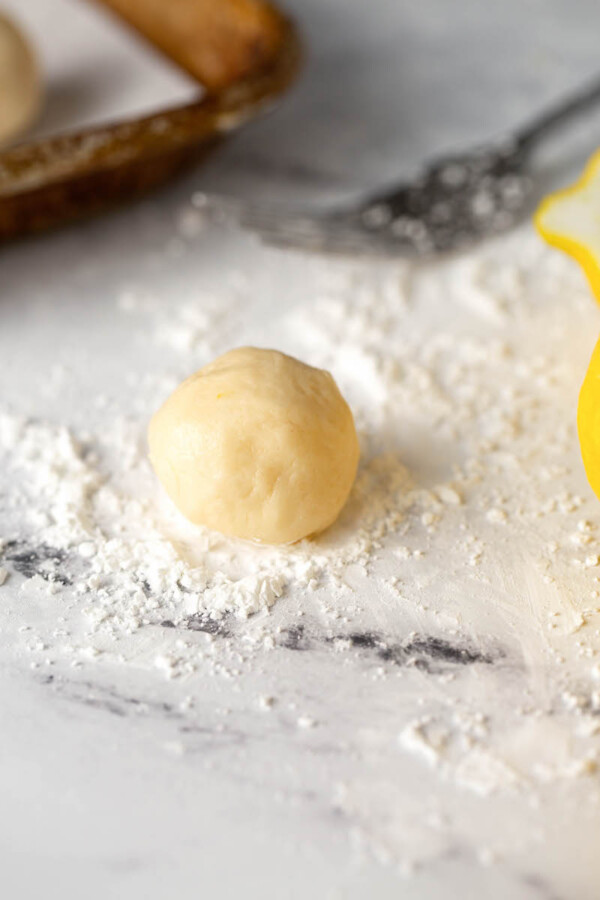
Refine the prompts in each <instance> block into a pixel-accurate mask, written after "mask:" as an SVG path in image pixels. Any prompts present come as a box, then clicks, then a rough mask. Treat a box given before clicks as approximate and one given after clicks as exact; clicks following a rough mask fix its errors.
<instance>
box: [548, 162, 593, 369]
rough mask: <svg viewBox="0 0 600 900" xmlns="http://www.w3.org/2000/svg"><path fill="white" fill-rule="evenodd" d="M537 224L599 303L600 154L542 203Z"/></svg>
mask: <svg viewBox="0 0 600 900" xmlns="http://www.w3.org/2000/svg"><path fill="white" fill-rule="evenodd" d="M534 222H535V226H536V228H537V230H538V231H539V233H540V234H541V236H542V237H543V238H544V240H546V241H548V243H549V244H552V245H553V246H554V247H558V248H559V249H560V250H564V252H565V253H568V254H569V255H570V256H572V257H573V258H574V259H576V260H577V262H578V263H579V264H580V265H581V266H582V267H583V270H584V272H585V274H586V275H587V277H588V280H589V282H590V285H591V287H592V290H593V292H594V295H595V297H596V300H598V301H599V302H600V151H597V152H596V153H595V154H594V156H592V158H591V159H590V160H589V162H588V164H587V166H586V167H585V170H584V172H583V174H582V176H581V178H580V179H579V181H576V182H575V184H573V185H571V187H568V188H565V189H564V190H562V191H557V192H556V193H555V194H550V195H549V196H548V197H546V198H545V199H544V200H543V201H542V203H541V204H540V206H539V208H538V210H537V212H536V214H535V217H534ZM598 372H600V368H599V369H598Z"/></svg>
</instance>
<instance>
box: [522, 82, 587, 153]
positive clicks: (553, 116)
mask: <svg viewBox="0 0 600 900" xmlns="http://www.w3.org/2000/svg"><path fill="white" fill-rule="evenodd" d="M599 101H600V78H596V79H595V80H594V81H592V82H590V83H589V84H588V85H587V86H586V87H584V88H583V89H580V90H579V91H577V93H575V94H571V96H569V97H567V98H566V99H565V100H562V101H561V102H560V103H557V104H556V105H555V106H551V107H549V108H548V109H547V110H546V111H545V112H543V113H542V114H541V115H539V116H537V117H536V118H535V119H534V120H533V121H532V122H529V124H527V125H525V126H524V127H523V128H521V129H519V130H518V131H517V132H516V134H515V143H516V145H517V146H518V148H519V149H520V150H523V151H525V152H527V151H530V150H533V148H534V147H535V145H536V144H538V143H539V141H541V140H542V139H543V138H545V137H546V135H548V134H549V133H550V132H552V131H554V130H555V129H558V128H560V127H561V126H562V125H566V124H567V123H568V122H569V120H570V119H572V118H575V117H576V116H578V115H580V114H581V113H584V112H586V111H587V110H588V109H589V107H591V106H594V105H595V104H596V103H598V102H599Z"/></svg>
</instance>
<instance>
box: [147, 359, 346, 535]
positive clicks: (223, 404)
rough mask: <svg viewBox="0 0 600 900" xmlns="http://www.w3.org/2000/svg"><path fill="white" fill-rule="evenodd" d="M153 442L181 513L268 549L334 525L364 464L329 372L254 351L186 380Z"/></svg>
mask: <svg viewBox="0 0 600 900" xmlns="http://www.w3.org/2000/svg"><path fill="white" fill-rule="evenodd" d="M148 437H149V443H150V459H151V461H152V465H153V466H154V469H155V471H156V473H157V475H158V477H159V479H160V481H161V482H162V484H163V486H164V488H165V490H166V491H167V493H168V495H169V496H170V497H171V499H172V500H173V502H174V503H175V505H176V506H177V507H178V508H179V509H180V511H181V512H182V513H183V514H184V516H186V517H187V518H188V519H190V520H191V521H192V522H195V523H197V524H201V525H206V526H208V527H209V528H213V529H215V530H216V531H221V532H223V533H224V534H228V535H233V536H236V537H240V538H247V539H249V540H255V541H264V542H266V543H272V544H280V543H281V544H287V543H291V542H293V541H298V540H300V539H301V538H304V537H307V536H308V535H313V534H316V533H317V532H319V531H323V529H325V528H327V526H328V525H331V523H332V522H334V521H335V519H336V518H337V516H338V514H339V512H340V510H341V508H342V506H343V505H344V503H345V502H346V499H347V497H348V494H349V493H350V489H351V487H352V483H353V481H354V478H355V475H356V468H357V465H358V457H359V448H358V439H357V437H356V429H355V427H354V419H353V418H352V413H351V411H350V408H349V407H348V404H347V403H346V401H345V400H344V398H343V397H342V395H341V394H340V391H339V389H338V387H337V385H336V383H335V381H334V380H333V378H332V376H331V375H330V374H329V372H325V371H323V370H322V369H315V368H313V367H312V366H307V365H305V364H304V363H302V362H300V361H299V360H297V359H293V358H292V357H291V356H286V355H285V354H283V353H278V352H277V351H275V350H258V349H256V348H254V347H241V348H240V349H238V350H231V351H230V352H229V353H225V354H224V355H223V356H220V357H219V358H218V359H216V360H215V361H214V362H212V363H210V365H208V366H205V367H204V368H203V369H200V371H199V372H196V374H195V375H192V376H191V377H190V378H188V379H187V380H186V381H184V382H183V384H181V385H180V386H179V387H178V388H177V390H176V391H175V392H174V393H173V394H172V395H171V396H170V397H169V399H168V400H167V401H166V403H165V404H164V406H162V408H161V409H159V411H158V412H157V413H156V415H155V416H154V418H153V419H152V421H151V422H150V428H149V434H148Z"/></svg>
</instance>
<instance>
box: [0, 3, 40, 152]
mask: <svg viewBox="0 0 600 900" xmlns="http://www.w3.org/2000/svg"><path fill="white" fill-rule="evenodd" d="M41 95H42V87H41V79H40V74H39V69H38V65H37V62H36V58H35V55H34V53H33V51H32V49H31V47H30V45H29V43H28V41H27V39H26V38H25V36H24V34H23V33H22V32H21V30H20V28H19V27H18V26H17V25H16V24H15V23H14V22H13V21H12V20H11V19H9V18H8V16H5V15H3V14H1V13H0V146H2V145H4V144H7V143H9V142H11V141H13V140H14V139H15V138H17V137H19V136H20V135H21V134H22V133H23V132H24V131H26V130H27V128H29V126H30V125H31V124H32V122H33V120H34V119H35V117H36V115H37V112H38V110H39V107H40V103H41Z"/></svg>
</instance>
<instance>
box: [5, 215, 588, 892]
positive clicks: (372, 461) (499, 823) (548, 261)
mask: <svg viewBox="0 0 600 900" xmlns="http://www.w3.org/2000/svg"><path fill="white" fill-rule="evenodd" d="M165 215H166V213H164V212H162V213H158V211H157V210H156V209H154V208H153V207H148V208H145V209H143V208H140V210H139V212H138V214H137V217H138V219H139V225H140V232H141V233H142V235H143V236H142V237H141V238H140V244H139V247H138V252H137V254H136V263H135V266H134V265H132V264H131V263H129V262H127V261H126V260H121V261H119V262H118V264H117V265H115V264H114V259H115V256H114V251H115V247H116V246H118V242H119V240H120V236H119V231H120V229H122V228H125V227H127V221H126V220H123V221H122V222H121V223H119V222H116V223H113V226H114V227H113V230H112V231H111V232H110V235H111V236H110V237H108V235H107V233H106V232H103V231H102V230H101V226H97V228H98V232H97V234H96V238H97V237H101V238H102V240H101V241H99V242H98V246H97V254H96V257H95V261H94V263H93V264H92V263H84V262H80V263H78V261H77V259H76V257H75V255H74V254H69V253H68V251H67V257H68V262H69V265H68V266H67V268H65V269H63V270H62V273H63V277H62V278H58V277H57V278H54V279H53V280H50V281H49V283H50V284H51V287H46V286H44V284H42V282H41V281H38V280H37V279H38V277H39V276H35V275H32V276H31V279H30V283H28V284H27V283H23V281H22V280H21V281H19V282H17V281H16V280H15V281H14V282H10V296H9V300H8V302H7V303H6V304H5V306H4V309H3V316H4V321H5V323H6V325H5V327H3V329H2V333H1V336H0V353H1V354H2V359H3V360H4V366H5V367H6V371H7V372H8V382H7V387H6V389H5V394H4V397H3V407H2V414H1V416H0V451H1V454H2V465H1V467H0V472H1V473H2V474H1V476H0V477H1V479H2V487H1V494H0V497H1V501H0V502H1V514H2V534H1V537H2V541H3V544H2V551H1V559H0V565H1V566H2V568H3V574H4V577H5V581H4V583H3V585H2V586H1V587H0V597H1V600H2V603H1V604H0V628H1V641H2V655H3V659H4V665H5V666H6V667H8V669H9V670H10V671H11V672H13V673H19V675H18V678H19V679H23V680H24V682H25V683H26V684H27V686H28V687H27V690H28V691H33V692H34V695H35V696H39V702H40V703H43V704H46V705H48V704H49V705H50V708H53V707H56V709H57V710H58V711H59V715H60V714H61V713H62V712H65V713H66V711H67V710H71V712H70V713H69V715H71V716H73V715H75V716H76V715H78V712H77V710H79V714H81V715H83V716H87V714H88V712H89V710H90V708H91V709H92V710H93V716H94V722H95V726H94V727H97V728H98V729H99V733H100V734H105V735H106V736H107V737H108V736H109V735H110V734H111V733H112V732H111V729H112V727H113V725H112V722H113V719H114V718H115V717H118V718H119V719H122V720H124V722H126V723H127V722H128V723H129V727H135V728H136V729H138V728H139V729H142V732H143V734H144V735H146V737H145V738H144V740H145V741H150V744H151V747H152V750H151V751H149V750H148V746H147V745H146V746H145V750H144V753H145V754H146V755H147V754H148V753H149V752H150V757H152V753H155V752H156V742H157V741H158V742H159V743H160V744H161V746H163V745H164V747H165V748H167V749H166V751H164V752H166V753H167V755H170V756H173V760H172V765H173V766H174V767H175V770H176V771H177V773H178V774H177V778H178V779H180V778H181V777H182V771H183V772H187V773H188V777H190V778H192V779H193V778H194V777H195V776H194V775H192V774H191V773H193V772H196V771H199V772H200V773H202V772H205V771H206V770H205V767H207V766H208V767H209V769H210V772H211V773H212V774H211V777H213V778H217V779H222V778H227V779H233V780H234V781H235V782H239V783H241V784H243V785H245V789H246V790H250V791H251V790H252V785H254V786H257V785H258V786H260V797H261V798H262V799H261V800H260V803H261V804H266V807H267V809H268V812H267V813H265V815H266V817H267V820H269V821H270V822H271V824H273V823H277V822H278V820H279V818H280V817H283V818H284V819H285V820H287V819H289V817H290V816H292V821H293V822H294V823H295V824H294V825H293V826H289V827H290V828H291V833H293V834H295V831H297V830H299V831H300V832H302V834H303V837H302V840H303V841H305V843H307V845H310V844H311V841H312V838H311V835H313V833H314V828H315V827H317V826H314V824H312V818H313V817H314V818H315V819H316V820H317V821H321V823H326V822H329V827H330V828H332V829H333V830H334V833H335V835H336V837H335V840H338V839H339V840H340V841H343V842H345V841H346V840H347V841H348V844H347V845H346V844H345V843H344V846H345V847H346V849H345V850H344V851H340V852H341V853H342V857H343V859H344V865H352V866H358V867H360V865H364V866H367V870H368V867H369V866H376V867H382V866H383V869H382V871H383V870H385V872H386V873H387V874H386V875H385V878H386V879H393V878H397V877H400V876H399V875H398V872H401V873H404V875H403V877H406V878H407V881H406V883H405V888H406V890H407V891H408V890H412V891H414V896H415V897H420V896H424V897H426V896H430V894H428V893H427V887H426V886H427V884H428V883H429V882H428V881H427V879H428V878H434V879H435V877H437V876H436V873H437V874H439V872H440V871H443V870H444V866H447V867H450V869H451V870H452V871H454V869H456V872H455V876H456V879H458V880H457V882H456V883H457V884H460V885H462V886H463V887H464V883H465V882H463V880H462V879H463V878H466V879H467V881H466V884H468V885H473V884H479V883H481V884H482V885H486V884H488V883H489V884H490V885H492V886H494V885H495V888H494V889H496V888H497V890H498V892H499V893H498V896H507V894H504V895H503V894H502V891H503V890H504V891H507V890H508V891H510V892H511V894H510V895H511V896H514V897H521V896H522V897H529V896H531V897H533V896H535V890H537V889H538V888H537V887H536V885H537V884H538V883H540V879H541V880H542V881H543V882H544V883H548V884H549V885H552V887H553V889H554V890H555V891H556V892H557V895H558V896H569V894H568V893H566V891H567V890H575V891H576V896H578V897H582V898H583V897H592V896H594V891H595V889H596V888H595V877H596V873H597V862H596V854H595V848H596V846H597V840H598V817H599V812H600V806H599V801H600V794H599V783H598V766H599V765H600V755H599V753H600V633H599V630H598V629H599V623H600V599H599V583H600V580H599V573H600V556H599V554H600V545H599V542H598V535H599V530H598V529H599V528H600V506H599V505H598V502H597V500H596V499H595V498H594V497H593V495H592V494H591V491H590V489H589V488H588V486H587V484H586V481H585V476H584V474H583V471H582V466H581V464H580V460H579V452H578V445H577V440H576V434H575V408H576V397H577V391H578V386H579V383H580V380H581V378H582V376H583V373H584V370H585V367H586V364H587V359H588V356H589V352H590V351H591V348H592V346H593V343H594V340H595V333H596V331H597V330H598V326H599V325H600V315H599V313H598V310H597V308H596V306H595V305H594V302H593V300H592V299H591V297H590V296H589V293H588V290H587V288H586V286H585V284H584V283H583V279H582V277H581V276H580V273H579V272H578V271H577V269H576V267H575V266H574V265H573V264H571V263H570V262H569V261H568V260H566V259H563V258H562V257H561V256H559V255H557V254H555V253H553V252H551V251H549V250H547V249H546V248H544V247H543V246H542V245H541V243H540V242H539V241H538V239H537V238H536V237H535V236H534V235H533V233H532V232H531V231H530V230H529V229H528V228H526V229H524V230H522V231H521V232H519V233H517V234H515V235H513V236H511V237H510V238H508V239H506V240H502V241H498V242H496V243H494V244H491V245H489V246H487V247H486V248H484V249H482V250H480V251H477V253H474V254H472V255H471V256H470V257H468V258H463V259H458V260H455V261H449V262H444V263H440V264H437V265H435V266H430V267H428V268H427V269H418V268H413V267H411V266H410V265H407V264H405V263H399V264H385V265H383V266H382V265H381V264H374V263H353V262H344V261H332V260H326V259H322V260H321V259H316V258H315V259H310V260H308V261H307V260H306V259H304V258H303V257H301V256H294V255H283V254H279V253H277V252H276V251H268V250H263V251H258V250H257V249H256V248H255V247H254V245H253V243H252V241H251V240H250V239H248V238H242V237H236V236H235V235H232V234H228V233H226V232H223V233H222V232H220V231H219V230H218V229H215V227H214V226H210V227H209V226H207V225H206V223H205V222H204V221H203V220H202V217H201V214H200V213H199V212H197V211H196V210H195V209H194V207H193V205H192V204H191V203H189V201H182V202H180V203H179V204H178V205H177V206H175V207H173V208H172V209H171V210H170V211H169V216H172V217H173V237H172V238H171V239H170V240H169V241H168V242H167V243H166V244H165V243H164V241H163V240H162V238H161V239H160V241H157V240H153V239H152V229H153V227H154V226H155V224H156V222H157V221H158V220H159V219H162V220H163V225H164V216H165ZM158 233H159V232H158V231H157V234H158ZM89 236H90V238H91V239H93V240H95V237H94V230H91V231H90V233H89ZM224 244H225V245H226V249H227V252H228V255H227V258H226V259H227V262H225V259H224V258H223V257H221V258H219V252H220V251H219V248H220V247H222V246H223V245H224ZM50 248H51V243H49V244H48V245H47V248H46V250H45V249H44V248H43V247H42V246H40V247H39V248H38V253H39V257H40V259H41V260H42V262H44V263H45V264H46V265H48V266H50V268H51V271H52V273H53V274H54V275H56V274H57V271H58V270H57V269H56V268H55V267H54V264H53V263H52V258H51V250H50ZM22 252H23V253H24V252H25V249H24V248H22ZM199 254H200V255H201V256H202V259H203V266H202V268H201V269H200V268H198V269H196V273H197V278H196V279H194V280H190V279H189V278H185V277H184V276H183V275H182V274H178V273H182V272H184V271H185V270H186V267H187V266H188V264H189V262H190V261H191V260H192V259H193V258H196V257H197V256H198V255H199ZM250 254H252V258H253V260H254V269H253V272H254V273H257V272H258V273H259V274H258V276H257V277H254V275H252V277H251V276H250V272H249V269H248V266H247V261H248V258H249V255H250ZM231 260H235V263H234V264H232V263H231ZM169 263H172V265H170V264H169ZM263 263H264V265H263ZM273 272H275V273H276V276H275V277H276V279H277V281H278V282H279V283H280V284H281V285H284V284H285V285H290V286H291V287H290V289H289V291H288V293H287V295H286V297H285V303H282V302H281V296H280V294H279V293H278V292H277V291H273V289H272V283H271V282H270V279H271V278H272V277H273ZM99 279H100V280H101V281H102V283H103V285H105V287H104V290H103V296H102V299H101V300H99V301H97V302H91V303H86V302H85V299H84V298H85V297H86V291H87V290H88V288H89V285H90V284H91V283H92V281H93V282H94V283H96V284H97V283H98V280H99ZM9 281H10V272H9ZM19 341H20V342H19ZM246 343H248V344H259V345H266V346H276V347H277V348H279V349H281V350H284V351H285V352H289V353H292V354H294V355H297V356H299V357H301V358H303V359H306V360H307V361H309V362H311V363H312V364H315V365H318V366H323V367H326V368H329V369H331V371H332V372H333V374H334V376H335V378H336V380H337V381H338V383H339V384H340V387H341V389H342V390H343V391H344V394H345V396H347V397H348V399H349V402H350V403H351V405H352V407H353V409H354V411H355V414H356V418H357V425H358V427H359V431H360V435H361V441H362V451H363V456H362V463H361V468H360V471H359V477H358V480H357V484H356V486H355V489H354V492H353V494H352V497H351V501H350V503H349V505H348V507H347V509H346V510H345V512H344V513H343V515H342V517H341V520H340V522H339V523H338V524H337V525H336V526H334V527H333V528H332V529H331V530H330V531H329V532H328V533H326V534H325V535H324V536H322V537H321V538H319V539H318V540H316V541H312V542H303V543H301V544H299V545H297V546H295V547H292V548H265V547H263V548H261V547H253V546H250V545H247V544H243V543H241V542H235V541H230V540H226V539H224V538H221V537H219V536H218V535H215V534H212V533H209V532H205V531H202V530H201V529H194V528H192V527H191V526H189V525H187V524H186V523H185V522H184V521H183V520H182V519H181V518H180V517H179V516H178V515H177V514H176V513H175V512H174V511H173V510H172V508H171V507H170V506H169V505H168V503H167V502H166V501H165V500H164V499H163V498H162V497H161V496H160V493H159V491H158V489H157V486H156V484H155V481H154V479H153V477H152V475H151V472H150V469H149V464H148V462H147V460H146V458H145V446H144V429H145V425H146V422H147V420H148V417H149V415H150V414H151V412H152V411H153V410H154V409H155V408H156V406H157V405H158V403H159V402H160V401H161V400H162V399H164V397H166V396H167V394H168V393H169V391H170V390H171V389H172V387H173V386H174V385H175V384H176V383H177V382H178V381H179V380H180V379H181V377H182V376H184V375H186V374H187V373H189V372H191V371H193V370H194V369H196V368H198V367H199V366H200V365H202V364H204V363H205V362H207V361H208V360H209V359H210V358H211V357H213V356H214V355H216V354H217V353H220V352H222V351H223V350H225V349H226V348H228V347H230V346H235V345H240V344H246ZM57 345H60V347H61V360H62V362H61V363H59V364H58V363H56V362H52V360H53V359H54V358H55V356H54V348H55V347H56V346H57ZM25 347H26V348H27V354H28V358H29V360H30V362H29V363H28V364H27V365H23V361H22V360H23V353H24V348H25ZM47 727H48V726H47ZM57 727H58V726H57ZM182 767H183V769H182ZM161 777H165V775H164V773H163V775H162V776H161ZM198 796H200V795H198ZM246 802H247V803H249V808H253V806H252V803H253V802H254V801H252V802H251V801H250V800H249V799H248V798H247V797H246ZM271 807H272V808H271ZM198 814H199V811H198ZM164 815H165V822H168V821H169V815H170V813H169V811H168V810H166V811H165V813H164ZM219 827H222V828H223V829H226V828H227V825H226V820H224V822H223V823H221V825H220V826H219ZM269 827H270V826H268V827H267V833H268V831H269ZM274 827H275V825H274ZM278 827H279V826H278V825H277V826H276V830H277V828H278ZM284 833H285V834H287V832H286V830H285V829H284ZM288 836H289V835H288ZM297 839H298V836H297V835H295V837H294V840H297ZM333 839H334V838H331V840H333ZM278 840H280V841H283V840H284V839H283V838H282V837H281V835H279V836H278ZM290 841H291V838H290ZM126 843H127V839H126ZM290 847H291V844H289V845H288V850H290ZM361 860H362V862H360V861H361ZM369 871H370V870H369ZM444 877H446V876H444ZM309 883H310V882H309ZM390 883H391V882H390ZM217 887H218V886H217ZM460 889H461V890H462V887H461V888H460ZM356 890H358V888H356ZM490 890H491V888H490ZM457 891H458V887H457ZM561 891H562V892H563V893H561ZM457 895H458V894H457ZM217 896H219V894H217ZM344 896H354V894H352V893H349V894H346V895H344ZM356 896H359V894H358V893H357V894H356ZM381 896H387V894H386V893H381ZM408 896H413V894H408ZM450 896H454V894H450ZM490 896H496V895H495V894H490Z"/></svg>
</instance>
